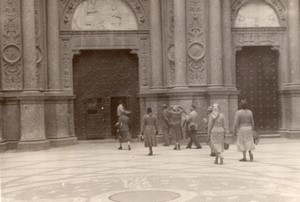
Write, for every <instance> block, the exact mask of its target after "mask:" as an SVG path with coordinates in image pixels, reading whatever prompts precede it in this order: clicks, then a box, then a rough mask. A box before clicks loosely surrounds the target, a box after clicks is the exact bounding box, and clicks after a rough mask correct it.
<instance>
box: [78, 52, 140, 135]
mask: <svg viewBox="0 0 300 202" xmlns="http://www.w3.org/2000/svg"><path fill="white" fill-rule="evenodd" d="M73 67H74V69H73V78H74V94H75V96H76V98H75V102H74V111H75V112H74V119H75V120H74V121H75V134H76V136H77V137H78V138H79V139H106V138H113V135H115V127H114V124H115V123H116V121H117V114H116V107H117V105H118V103H119V100H123V101H125V104H126V105H127V106H126V107H127V109H128V110H130V111H131V133H132V136H136V135H137V133H138V132H139V127H140V120H139V119H140V104H139V98H138V93H139V73H138V57H137V55H135V54H131V53H130V50H84V51H81V54H80V55H76V56H75V57H74V59H73Z"/></svg>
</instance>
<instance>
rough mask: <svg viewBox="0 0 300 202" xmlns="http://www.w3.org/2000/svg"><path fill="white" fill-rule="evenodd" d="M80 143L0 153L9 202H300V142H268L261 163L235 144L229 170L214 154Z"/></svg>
mask: <svg viewBox="0 0 300 202" xmlns="http://www.w3.org/2000/svg"><path fill="white" fill-rule="evenodd" d="M117 147H118V144H117V143H100V142H95V141H94V142H81V143H79V144H78V145H75V146H69V147H63V148H52V149H50V150H47V151H38V152H22V153H19V152H13V151H8V152H6V153H2V154H0V162H1V191H2V193H1V196H2V197H1V198H2V201H3V202H13V201H19V202H25V201H35V202H49V201H55V202H73V201H74V202H84V201H90V202H109V201H110V202H111V201H115V202H164V201H170V202H184V201H187V202H192V201H193V202H200V201H210V202H213V201H216V202H222V201H229V202H247V201H249V202H259V201H272V202H281V201H282V202H286V201H287V202H298V201H300V154H299V150H300V140H287V139H282V138H281V139H280V138H278V139H262V140H261V142H260V144H259V145H258V146H257V148H256V151H255V152H254V155H255V156H254V157H255V161H254V162H239V161H238V159H240V157H241V154H240V153H238V152H236V146H235V145H231V146H230V149H229V150H228V151H226V152H225V153H224V157H225V159H224V161H225V162H224V165H222V166H221V165H215V164H213V161H214V158H213V157H209V155H208V154H209V148H208V146H206V145H204V146H203V149H201V150H197V149H185V148H183V149H182V150H180V151H174V150H172V149H173V147H163V146H161V145H159V146H158V147H156V148H154V154H155V155H154V156H147V155H146V154H147V153H148V151H147V149H146V148H144V147H143V144H142V143H133V144H132V150H131V151H128V150H122V151H119V150H117V149H116V148H117Z"/></svg>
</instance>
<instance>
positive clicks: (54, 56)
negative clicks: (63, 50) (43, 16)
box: [47, 0, 62, 91]
mask: <svg viewBox="0 0 300 202" xmlns="http://www.w3.org/2000/svg"><path fill="white" fill-rule="evenodd" d="M47 23H48V24H47V25H48V29H47V31H48V38H47V40H48V73H49V90H50V91H59V90H61V88H62V86H61V75H60V68H59V59H60V47H59V9H58V1H57V0H47Z"/></svg>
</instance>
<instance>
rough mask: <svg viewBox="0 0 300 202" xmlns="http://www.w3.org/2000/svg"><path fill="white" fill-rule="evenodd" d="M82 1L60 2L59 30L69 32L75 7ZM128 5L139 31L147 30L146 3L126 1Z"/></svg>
mask: <svg viewBox="0 0 300 202" xmlns="http://www.w3.org/2000/svg"><path fill="white" fill-rule="evenodd" d="M82 2H83V1H82V0H63V1H61V2H60V3H61V8H62V10H61V16H62V17H61V22H60V28H61V30H64V31H67V30H71V23H72V19H73V15H74V13H75V10H76V9H77V7H78V6H79V5H80V4H81V3H82ZM126 2H127V3H128V5H129V6H130V7H131V8H132V10H133V12H134V13H135V16H136V19H137V22H138V26H139V29H140V30H142V29H143V30H145V29H149V19H148V15H147V12H146V11H147V9H148V6H149V5H148V2H147V1H145V0H126Z"/></svg>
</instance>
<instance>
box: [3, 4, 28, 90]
mask: <svg viewBox="0 0 300 202" xmlns="http://www.w3.org/2000/svg"><path fill="white" fill-rule="evenodd" d="M0 4H1V5H0V9H1V12H2V22H3V23H2V27H1V29H0V30H1V36H2V37H1V50H2V59H1V60H2V72H1V73H2V87H3V90H20V89H22V87H23V84H22V73H23V70H22V48H21V47H22V41H21V18H20V13H21V11H20V1H19V0H2V1H1V2H0Z"/></svg>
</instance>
